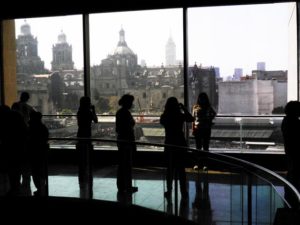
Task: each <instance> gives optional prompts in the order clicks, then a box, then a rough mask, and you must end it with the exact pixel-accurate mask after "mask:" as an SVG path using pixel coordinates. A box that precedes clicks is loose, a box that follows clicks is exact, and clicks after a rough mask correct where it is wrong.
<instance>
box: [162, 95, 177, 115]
mask: <svg viewBox="0 0 300 225" xmlns="http://www.w3.org/2000/svg"><path fill="white" fill-rule="evenodd" d="M178 110H180V108H179V102H178V100H177V98H175V97H170V98H168V99H167V102H166V105H165V112H174V111H178Z"/></svg>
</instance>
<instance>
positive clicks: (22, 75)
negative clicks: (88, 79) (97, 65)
mask: <svg viewBox="0 0 300 225" xmlns="http://www.w3.org/2000/svg"><path fill="white" fill-rule="evenodd" d="M81 20H82V19H81V16H64V17H49V18H46V17H44V18H34V19H18V20H15V24H16V26H15V27H16V53H17V54H16V56H17V68H16V69H17V84H16V91H17V92H18V94H20V92H22V91H27V92H29V94H30V96H31V97H30V102H29V103H30V104H31V105H32V106H33V107H34V108H35V109H36V110H38V111H40V112H42V113H43V114H71V113H75V112H76V110H77V108H78V104H79V98H80V97H81V96H82V95H83V72H82V71H83V50H82V49H83V47H82V46H83V39H82V21H81Z"/></svg>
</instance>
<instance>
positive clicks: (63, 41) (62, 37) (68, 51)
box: [51, 31, 74, 71]
mask: <svg viewBox="0 0 300 225" xmlns="http://www.w3.org/2000/svg"><path fill="white" fill-rule="evenodd" d="M52 56H53V60H52V62H51V71H59V70H73V69H74V62H73V60H72V45H69V44H68V42H67V36H66V34H65V33H64V32H63V31H61V33H60V34H59V35H58V38H57V43H56V44H55V45H53V46H52Z"/></svg>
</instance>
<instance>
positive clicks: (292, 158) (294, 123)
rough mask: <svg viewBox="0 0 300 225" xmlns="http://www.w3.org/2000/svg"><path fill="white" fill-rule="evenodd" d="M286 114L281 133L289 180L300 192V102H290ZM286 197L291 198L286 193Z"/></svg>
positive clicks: (286, 107)
mask: <svg viewBox="0 0 300 225" xmlns="http://www.w3.org/2000/svg"><path fill="white" fill-rule="evenodd" d="M285 114H286V116H285V117H284V118H283V120H282V124H281V131H282V135H283V140H284V150H285V154H286V156H287V163H288V172H287V180H288V181H290V182H291V183H292V184H293V185H294V186H295V187H296V188H297V189H298V191H300V139H299V134H300V120H299V116H300V102H298V101H290V102H288V103H287V104H286V106H285ZM286 197H287V198H288V197H289V193H286Z"/></svg>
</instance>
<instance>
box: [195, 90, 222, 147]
mask: <svg viewBox="0 0 300 225" xmlns="http://www.w3.org/2000/svg"><path fill="white" fill-rule="evenodd" d="M192 114H193V116H194V118H195V121H194V122H193V124H192V130H193V135H194V136H195V141H196V148H197V149H199V150H202V149H203V150H205V151H209V142H210V138H211V128H212V125H213V119H214V118H215V117H216V112H215V110H214V109H213V108H212V107H211V105H210V101H209V98H208V95H207V94H206V93H205V92H201V93H200V94H199V96H198V99H197V103H196V104H195V105H194V106H193V112H192Z"/></svg>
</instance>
